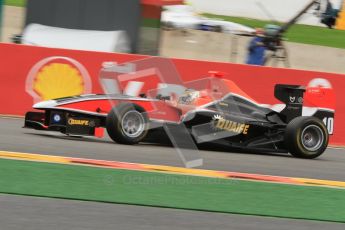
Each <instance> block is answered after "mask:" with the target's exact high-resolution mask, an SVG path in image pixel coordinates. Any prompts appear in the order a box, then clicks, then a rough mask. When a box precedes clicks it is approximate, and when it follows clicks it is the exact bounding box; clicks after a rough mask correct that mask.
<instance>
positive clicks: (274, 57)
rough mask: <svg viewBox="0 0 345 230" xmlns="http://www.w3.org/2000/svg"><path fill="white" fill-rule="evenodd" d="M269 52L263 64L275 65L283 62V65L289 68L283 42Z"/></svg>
mask: <svg viewBox="0 0 345 230" xmlns="http://www.w3.org/2000/svg"><path fill="white" fill-rule="evenodd" d="M269 52H270V54H268V55H266V58H265V64H264V65H266V66H272V67H277V66H278V64H279V62H283V65H284V67H286V68H290V62H289V56H288V51H287V49H286V47H285V46H284V44H283V43H281V45H279V46H276V47H275V49H274V50H271V51H269ZM270 64H271V65H270Z"/></svg>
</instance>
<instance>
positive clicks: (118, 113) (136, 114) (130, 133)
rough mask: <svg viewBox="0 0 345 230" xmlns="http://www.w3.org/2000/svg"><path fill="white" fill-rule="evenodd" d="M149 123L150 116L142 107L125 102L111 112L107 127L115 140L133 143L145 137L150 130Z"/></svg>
mask: <svg viewBox="0 0 345 230" xmlns="http://www.w3.org/2000/svg"><path fill="white" fill-rule="evenodd" d="M147 124H148V118H147V115H146V113H145V110H144V109H143V108H142V107H140V106H138V105H136V104H131V103H123V104H119V105H118V106H116V107H114V108H113V109H112V110H111V111H110V112H109V114H108V116H107V121H106V128H107V132H108V134H109V136H110V138H111V139H112V140H113V141H115V142H117V143H120V144H126V145H133V144H137V143H139V142H140V141H142V140H143V139H144V138H145V136H146V135H147V132H148V127H147Z"/></svg>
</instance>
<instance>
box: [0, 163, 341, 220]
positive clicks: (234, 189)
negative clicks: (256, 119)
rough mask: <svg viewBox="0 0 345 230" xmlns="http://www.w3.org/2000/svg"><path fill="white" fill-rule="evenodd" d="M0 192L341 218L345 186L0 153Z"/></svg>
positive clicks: (267, 213)
mask: <svg viewBox="0 0 345 230" xmlns="http://www.w3.org/2000/svg"><path fill="white" fill-rule="evenodd" d="M0 192H1V193H7V194H21V195H31V196H43V197H55V198H66V199H77V200H89V201H100V202H113V203H125V204H134V205H144V206H157V207H168V208H178V209H191V210H205V211H212V212H224V213H240V214H247V215H261V216H274V217H286V218H299V219H313V220H323V221H336V222H345V199H344V197H345V190H341V189H332V188H321V187H308V186H294V185H283V184H273V183H262V182H251V181H240V180H230V179H215V178H205V177H192V176H184V175H173V174H163V173H150V172H139V171H129V170H114V169H105V168H96V167H85V166H72V165H61V164H51V163H38V162H30V161H16V160H5V159H0Z"/></svg>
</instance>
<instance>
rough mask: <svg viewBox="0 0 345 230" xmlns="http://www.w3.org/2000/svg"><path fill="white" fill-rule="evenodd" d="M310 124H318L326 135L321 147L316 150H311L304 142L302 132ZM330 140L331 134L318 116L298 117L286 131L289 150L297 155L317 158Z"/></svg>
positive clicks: (286, 143) (286, 142)
mask: <svg viewBox="0 0 345 230" xmlns="http://www.w3.org/2000/svg"><path fill="white" fill-rule="evenodd" d="M310 125H316V126H317V127H319V128H321V130H322V133H323V136H324V140H323V143H322V144H321V146H320V148H318V149H317V150H315V151H309V150H308V149H306V148H305V147H304V146H303V144H302V138H301V135H302V132H303V130H304V129H305V128H306V127H308V126H310ZM328 141H329V135H328V131H327V128H326V127H325V125H324V124H323V122H322V121H321V120H320V119H318V118H316V117H297V118H295V119H293V120H292V121H291V122H290V123H289V124H288V125H287V128H286V133H285V145H286V148H287V149H288V150H289V152H290V153H291V154H292V155H293V156H295V157H299V158H307V159H312V158H316V157H318V156H320V155H321V154H322V153H323V152H324V151H325V150H326V148H327V146H328Z"/></svg>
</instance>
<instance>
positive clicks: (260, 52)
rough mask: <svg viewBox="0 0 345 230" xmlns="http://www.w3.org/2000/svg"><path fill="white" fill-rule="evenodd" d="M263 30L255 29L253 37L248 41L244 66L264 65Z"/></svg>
mask: <svg viewBox="0 0 345 230" xmlns="http://www.w3.org/2000/svg"><path fill="white" fill-rule="evenodd" d="M263 41H264V30H263V29H262V28H257V29H256V32H255V37H254V38H253V39H252V40H251V41H250V43H249V46H248V55H247V60H246V64H249V65H264V64H265V53H266V49H267V48H266V46H265V44H264V42H263Z"/></svg>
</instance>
